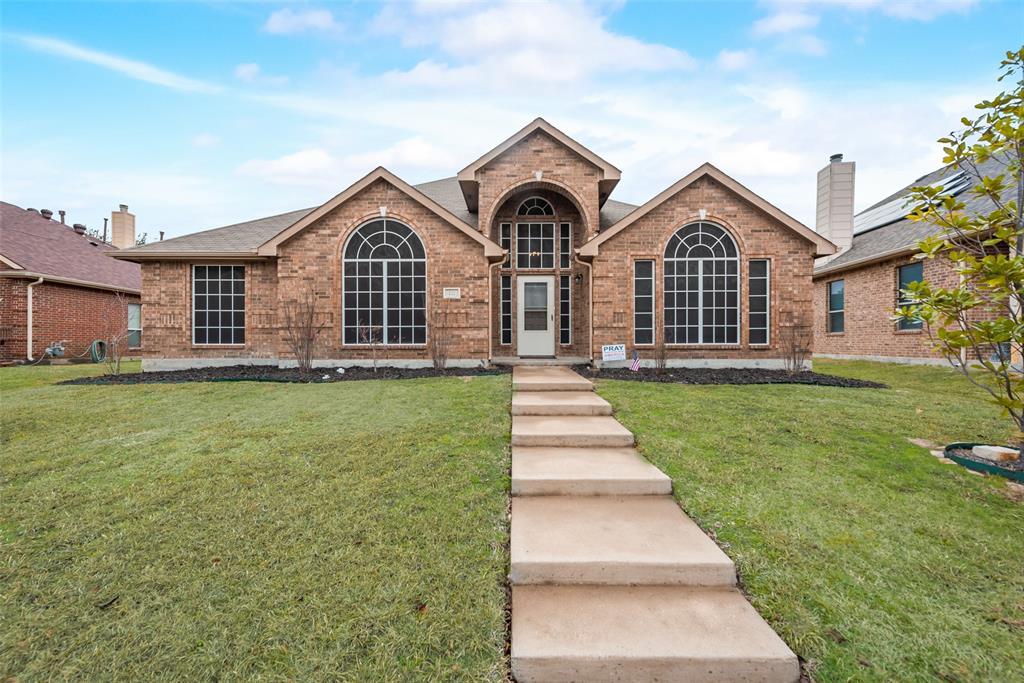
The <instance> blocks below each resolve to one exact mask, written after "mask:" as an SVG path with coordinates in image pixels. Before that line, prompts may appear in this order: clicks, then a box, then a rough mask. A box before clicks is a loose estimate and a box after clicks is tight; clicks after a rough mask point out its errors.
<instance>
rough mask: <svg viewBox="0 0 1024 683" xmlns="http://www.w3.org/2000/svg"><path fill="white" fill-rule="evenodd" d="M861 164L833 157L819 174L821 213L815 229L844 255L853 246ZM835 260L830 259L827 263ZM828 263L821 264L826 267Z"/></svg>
mask: <svg viewBox="0 0 1024 683" xmlns="http://www.w3.org/2000/svg"><path fill="white" fill-rule="evenodd" d="M856 171H857V164H856V163H855V162H853V161H843V155H842V154H833V155H832V156H831V157H829V160H828V166H826V167H825V168H823V169H821V170H820V171H818V207H817V208H818V211H817V218H816V221H815V224H814V229H815V231H817V233H818V234H819V235H821V236H822V237H825V238H827V239H829V240H832V242H834V243H835V245H836V246H837V247H839V251H838V252H837V255H838V254H841V253H843V252H844V251H846V250H847V249H849V248H850V245H851V244H853V185H854V175H855V173H856ZM832 258H835V257H834V256H831V257H827V258H826V259H825V260H830V259H832ZM823 262H824V260H822V261H819V265H820V263H823Z"/></svg>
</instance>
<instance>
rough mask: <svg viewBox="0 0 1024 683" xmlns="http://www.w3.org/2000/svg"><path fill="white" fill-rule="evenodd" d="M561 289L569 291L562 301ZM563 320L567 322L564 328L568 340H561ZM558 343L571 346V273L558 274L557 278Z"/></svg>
mask: <svg viewBox="0 0 1024 683" xmlns="http://www.w3.org/2000/svg"><path fill="white" fill-rule="evenodd" d="M563 285H564V286H563ZM563 289H564V290H565V291H567V292H568V293H569V296H568V297H567V298H566V300H565V301H564V302H563V301H562V290H563ZM563 303H564V304H565V308H564V309H563V308H562V304H563ZM565 321H567V322H568V326H567V327H566V328H565V329H566V330H567V331H568V333H569V339H568V341H562V323H563V322H565ZM558 345H559V346H572V275H569V274H563V275H561V276H559V280H558Z"/></svg>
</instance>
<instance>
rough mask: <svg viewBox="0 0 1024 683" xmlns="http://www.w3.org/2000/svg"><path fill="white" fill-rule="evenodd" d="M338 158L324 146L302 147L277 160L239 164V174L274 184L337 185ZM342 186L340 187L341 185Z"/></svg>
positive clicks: (252, 160) (254, 160)
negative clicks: (321, 147)
mask: <svg viewBox="0 0 1024 683" xmlns="http://www.w3.org/2000/svg"><path fill="white" fill-rule="evenodd" d="M337 171H338V161H337V160H336V159H335V158H334V157H333V156H332V155H331V153H330V152H328V151H327V150H325V149H320V148H310V149H303V150H300V151H298V152H294V153H292V154H286V155H284V156H282V157H278V158H277V159H250V160H249V161H246V162H245V163H243V164H242V165H241V166H239V167H238V173H239V174H240V175H244V176H251V177H255V178H259V179H260V180H263V181H264V182H268V183H271V184H274V185H299V186H310V185H323V184H324V183H325V182H326V183H331V184H332V185H335V186H337V183H338V182H339V180H338V179H337V178H335V177H332V176H335V175H336V174H337ZM339 189H340V187H339Z"/></svg>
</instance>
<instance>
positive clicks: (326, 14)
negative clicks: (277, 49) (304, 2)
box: [263, 7, 341, 35]
mask: <svg viewBox="0 0 1024 683" xmlns="http://www.w3.org/2000/svg"><path fill="white" fill-rule="evenodd" d="M340 29H341V25H340V24H338V23H337V22H336V21H335V20H334V15H333V14H332V13H331V11H330V10H326V9H306V10H293V9H292V8H290V7H285V8H283V9H279V10H277V11H275V12H273V13H272V14H271V15H270V16H269V17H268V18H267V23H265V24H264V25H263V30H264V31H266V32H267V33H275V34H278V35H289V34H295V33H305V32H307V31H321V32H334V31H339V30H340Z"/></svg>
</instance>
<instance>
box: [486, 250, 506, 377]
mask: <svg viewBox="0 0 1024 683" xmlns="http://www.w3.org/2000/svg"><path fill="white" fill-rule="evenodd" d="M502 251H505V250H504V249H503V250H502ZM504 262H505V259H504V258H502V259H501V260H500V261H495V262H494V263H492V264H490V265H488V266H487V365H491V363H492V361H493V360H494V285H495V284H497V285H498V291H499V292H500V291H501V281H500V280H499V281H498V282H497V283H495V282H494V269H495V268H497V267H500V266H501V264H502V263H504ZM500 333H501V332H500V330H499V334H500Z"/></svg>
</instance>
